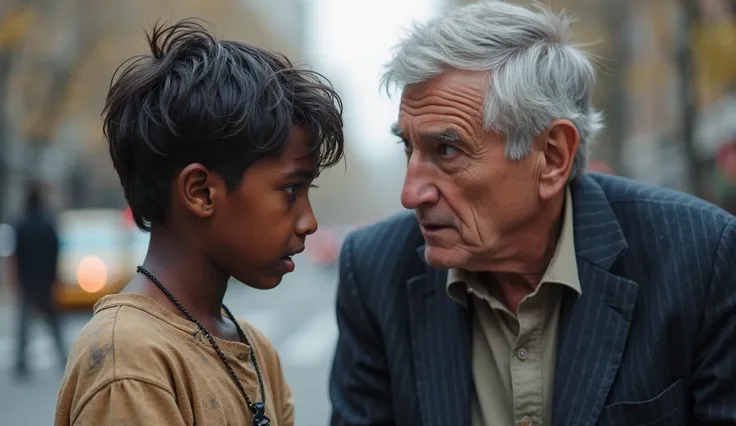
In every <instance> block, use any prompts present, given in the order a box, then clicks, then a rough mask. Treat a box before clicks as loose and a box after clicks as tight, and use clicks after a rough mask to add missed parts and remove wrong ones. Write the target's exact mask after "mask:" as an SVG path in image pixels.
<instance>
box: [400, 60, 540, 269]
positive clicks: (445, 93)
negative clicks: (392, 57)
mask: <svg viewBox="0 0 736 426" xmlns="http://www.w3.org/2000/svg"><path fill="white" fill-rule="evenodd" d="M487 85H488V74H487V73H483V72H465V71H451V72H448V73H445V74H442V75H440V76H438V77H437V78H435V79H433V80H430V81H428V82H426V83H422V84H417V85H410V86H408V87H406V88H405V89H404V92H403V95H402V99H401V107H400V113H399V121H398V123H397V125H396V128H395V133H396V134H397V135H399V136H400V137H401V138H402V139H403V140H404V142H405V146H406V154H407V162H408V164H407V170H406V179H405V182H404V187H403V190H402V194H401V202H402V204H403V205H404V207H406V208H407V209H413V210H415V212H416V216H417V219H418V221H419V223H420V227H421V232H422V234H423V236H424V238H425V241H426V251H425V257H426V260H427V262H428V263H429V264H431V265H432V266H435V267H441V268H455V267H460V268H466V269H471V270H472V269H474V268H476V267H480V266H479V263H478V262H479V259H481V258H483V259H488V257H489V255H490V256H491V257H493V258H495V259H498V260H501V261H503V259H504V258H505V257H512V256H514V254H515V253H514V252H515V248H514V245H513V238H514V235H515V234H516V233H518V232H519V231H520V230H521V229H523V228H524V227H525V225H526V224H528V223H529V222H531V221H532V220H533V218H534V216H535V214H537V212H538V210H539V209H540V200H539V176H540V174H541V171H542V169H543V168H544V155H541V156H540V155H538V153H537V152H536V150H535V152H532V154H530V155H527V156H526V157H524V158H523V159H522V160H520V161H512V160H509V159H507V158H506V156H505V151H504V150H505V141H504V140H503V139H502V138H501V137H500V136H499V135H497V134H494V133H493V132H490V131H486V130H484V126H483V121H482V116H481V113H482V108H483V101H484V94H485V91H486V88H487V87H488V86H487ZM474 265H478V266H474Z"/></svg>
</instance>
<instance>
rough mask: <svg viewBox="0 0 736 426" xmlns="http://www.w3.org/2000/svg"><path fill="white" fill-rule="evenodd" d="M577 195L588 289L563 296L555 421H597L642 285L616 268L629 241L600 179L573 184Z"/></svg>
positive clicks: (567, 425) (563, 425) (578, 240)
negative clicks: (577, 294)
mask: <svg viewBox="0 0 736 426" xmlns="http://www.w3.org/2000/svg"><path fill="white" fill-rule="evenodd" d="M572 198H573V210H574V215H573V216H574V222H575V223H574V225H575V251H576V254H577V262H578V274H579V277H580V285H581V288H582V294H581V296H580V297H579V298H577V297H576V295H574V294H570V293H567V294H565V297H564V299H563V304H562V311H561V313H560V315H561V316H560V330H559V337H558V348H557V365H556V370H555V384H554V396H553V407H554V409H553V412H554V422H553V423H554V424H555V425H558V426H592V425H594V424H595V423H596V422H597V421H598V417H599V415H600V412H601V409H602V408H603V405H604V403H605V401H606V397H607V395H608V392H609V390H610V388H611V385H612V383H613V380H614V378H615V377H616V373H617V371H618V368H619V366H620V363H621V357H622V355H623V353H624V349H625V346H626V338H627V336H628V332H629V326H630V324H631V317H632V313H633V311H634V307H635V304H636V295H637V284H636V283H635V282H633V281H630V280H627V279H625V278H622V277H619V276H616V275H614V274H613V273H611V272H610V270H611V267H612V266H613V265H614V264H615V262H616V261H617V260H618V258H619V257H620V256H621V255H622V254H623V253H624V252H625V250H626V249H627V244H626V240H625V238H624V234H623V232H622V230H621V228H620V226H619V223H618V221H617V218H616V216H615V215H614V213H613V211H612V210H611V206H610V202H609V201H608V199H607V198H606V195H605V194H604V193H603V190H602V189H601V188H600V186H599V185H598V183H597V182H595V181H594V180H593V179H592V178H590V177H588V176H583V177H582V178H580V179H578V180H577V181H576V182H575V183H573V185H572Z"/></svg>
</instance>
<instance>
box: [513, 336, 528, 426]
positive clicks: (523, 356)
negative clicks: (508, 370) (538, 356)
mask: <svg viewBox="0 0 736 426" xmlns="http://www.w3.org/2000/svg"><path fill="white" fill-rule="evenodd" d="M516 356H518V357H519V359H520V360H522V361H526V359H527V358H529V352H528V351H527V350H526V349H525V348H521V349H519V350H518V351H516ZM524 418H526V417H524ZM530 424H531V423H530ZM525 426H526V425H525Z"/></svg>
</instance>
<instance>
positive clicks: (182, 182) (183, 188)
mask: <svg viewBox="0 0 736 426" xmlns="http://www.w3.org/2000/svg"><path fill="white" fill-rule="evenodd" d="M223 184H224V183H223V182H222V179H220V178H219V177H218V176H216V175H214V174H213V173H212V172H211V171H210V170H209V169H208V168H207V167H205V166H204V165H202V164H199V163H192V164H189V165H188V166H186V167H185V168H184V169H183V170H182V171H181V172H180V173H179V177H178V179H177V181H176V189H177V191H176V193H177V195H178V196H179V198H180V200H181V203H182V205H183V206H184V207H185V208H186V209H187V210H189V211H190V212H191V213H192V214H194V215H195V216H196V217H199V218H202V219H206V218H209V217H211V216H212V215H213V214H214V213H215V204H216V203H215V200H216V199H217V196H218V195H219V192H220V191H222V185H223Z"/></svg>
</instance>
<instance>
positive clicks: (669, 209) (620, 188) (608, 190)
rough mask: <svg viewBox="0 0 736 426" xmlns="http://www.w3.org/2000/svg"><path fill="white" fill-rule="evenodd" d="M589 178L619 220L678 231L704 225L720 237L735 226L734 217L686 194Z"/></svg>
mask: <svg viewBox="0 0 736 426" xmlns="http://www.w3.org/2000/svg"><path fill="white" fill-rule="evenodd" d="M586 177H587V178H588V179H592V180H593V181H594V182H595V183H596V184H597V185H598V186H599V187H600V188H601V190H602V191H603V193H604V194H605V196H606V200H607V201H608V203H609V204H610V205H611V208H612V209H613V211H614V213H615V214H616V216H617V217H618V218H619V219H620V220H622V219H629V218H631V217H632V216H639V217H647V218H648V220H650V221H651V222H652V223H653V225H655V226H657V227H662V226H668V225H669V224H671V225H672V226H676V227H678V228H682V227H688V226H693V225H697V226H700V227H703V223H704V222H703V221H705V224H706V226H704V227H703V228H704V230H705V231H706V232H714V233H718V234H720V232H722V231H723V229H724V228H725V227H726V226H727V225H731V226H733V225H734V223H735V222H736V221H735V219H734V216H733V215H731V214H729V213H728V212H726V211H725V210H723V209H721V208H720V207H718V206H716V205H714V204H711V203H709V202H707V201H705V200H702V199H700V198H697V197H695V196H692V195H690V194H686V193H684V192H680V191H676V190H673V189H668V188H663V187H657V186H653V185H649V184H646V183H643V182H638V181H635V180H632V179H628V178H624V177H619V176H611V175H603V174H595V173H592V174H588V175H586ZM660 219H662V220H661V221H658V220H660ZM664 219H666V220H664ZM696 222H697V223H696ZM708 225H712V226H708Z"/></svg>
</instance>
